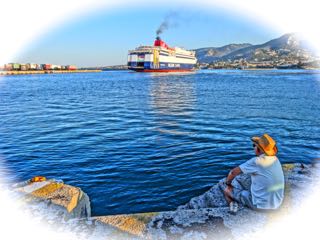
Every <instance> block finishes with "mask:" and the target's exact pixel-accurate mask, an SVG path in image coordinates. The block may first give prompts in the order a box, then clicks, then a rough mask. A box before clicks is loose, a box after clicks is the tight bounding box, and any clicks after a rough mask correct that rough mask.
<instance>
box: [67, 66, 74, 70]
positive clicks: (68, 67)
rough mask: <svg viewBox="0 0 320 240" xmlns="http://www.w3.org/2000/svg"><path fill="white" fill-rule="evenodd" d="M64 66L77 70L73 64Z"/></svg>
mask: <svg viewBox="0 0 320 240" xmlns="http://www.w3.org/2000/svg"><path fill="white" fill-rule="evenodd" d="M66 68H67V70H77V67H76V66H74V65H67V66H66Z"/></svg>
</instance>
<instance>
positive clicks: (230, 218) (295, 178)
mask: <svg viewBox="0 0 320 240" xmlns="http://www.w3.org/2000/svg"><path fill="white" fill-rule="evenodd" d="M283 170H284V174H285V182H286V186H285V199H284V202H283V204H282V206H281V208H280V209H279V210H277V211H272V212H260V211H259V212H258V211H253V210H250V209H248V208H246V207H244V206H241V205H240V209H239V211H238V213H237V214H236V215H231V214H230V213H229V208H228V205H227V202H226V200H225V199H224V196H223V192H222V187H223V182H224V179H222V180H221V181H220V182H218V183H217V184H215V185H214V186H213V187H212V188H211V189H210V190H208V191H207V192H205V193H203V194H202V195H200V196H198V197H194V198H192V199H191V200H190V201H189V202H188V203H186V204H184V205H182V206H179V207H178V208H177V209H176V210H175V211H167V212H151V213H140V214H123V215H114V216H100V217H90V202H89V198H88V196H87V195H86V194H85V193H84V192H82V191H81V189H79V188H76V187H72V186H70V185H66V184H63V183H61V182H57V181H47V182H41V183H33V184H29V183H24V184H18V185H16V186H15V192H19V193H20V194H22V195H23V197H20V198H22V199H23V201H24V202H29V203H31V206H34V207H35V206H37V208H38V209H39V208H41V209H45V211H40V212H38V213H37V216H39V215H45V217H43V218H46V220H47V222H49V221H51V220H52V219H50V217H48V216H50V214H49V213H53V216H55V217H54V220H55V221H56V220H57V219H61V218H62V219H64V222H63V224H62V225H60V226H59V229H60V230H61V229H63V230H65V229H71V230H72V231H76V232H78V235H79V239H100V238H101V239H105V238H112V239H115V238H116V239H242V238H247V237H250V235H253V234H255V233H256V232H257V231H258V230H261V228H263V227H268V226H269V224H270V223H272V222H274V221H275V220H276V219H277V218H279V217H281V216H283V215H282V214H283V213H286V214H287V213H291V212H292V211H294V209H295V208H296V207H299V206H300V203H301V201H302V200H303V199H304V198H306V197H307V196H308V194H309V192H308V191H307V190H306V186H309V185H311V184H312V181H315V179H316V178H315V176H318V175H317V174H316V173H317V168H316V167H312V166H311V165H304V164H284V165H283ZM250 181H251V180H250V177H249V176H248V175H245V174H242V175H239V176H237V177H236V178H235V179H234V180H233V182H232V184H233V185H234V186H235V187H241V188H246V189H248V188H249V187H250ZM34 212H36V211H34ZM48 212H49V213H48ZM84 218H85V219H84ZM67 220H68V221H67Z"/></svg>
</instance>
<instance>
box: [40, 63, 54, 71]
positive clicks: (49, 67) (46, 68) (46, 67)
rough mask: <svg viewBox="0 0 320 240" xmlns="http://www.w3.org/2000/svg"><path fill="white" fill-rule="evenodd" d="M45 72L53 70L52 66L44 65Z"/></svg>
mask: <svg viewBox="0 0 320 240" xmlns="http://www.w3.org/2000/svg"><path fill="white" fill-rule="evenodd" d="M42 68H43V70H52V64H42Z"/></svg>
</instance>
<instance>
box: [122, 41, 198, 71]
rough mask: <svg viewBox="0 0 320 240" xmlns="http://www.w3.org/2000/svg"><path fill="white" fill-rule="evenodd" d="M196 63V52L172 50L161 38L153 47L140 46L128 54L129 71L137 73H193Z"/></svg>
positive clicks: (177, 48) (181, 49) (179, 49)
mask: <svg viewBox="0 0 320 240" xmlns="http://www.w3.org/2000/svg"><path fill="white" fill-rule="evenodd" d="M196 62H197V59H196V57H195V52H194V51H188V50H185V49H183V48H179V47H175V48H171V47H169V46H168V45H167V44H166V43H165V42H164V41H162V40H161V39H160V37H157V38H156V40H155V42H154V45H153V46H140V47H138V48H136V49H135V50H131V51H129V53H128V69H130V70H134V71H137V72H185V71H193V70H194V65H195V64H196Z"/></svg>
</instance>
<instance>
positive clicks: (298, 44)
mask: <svg viewBox="0 0 320 240" xmlns="http://www.w3.org/2000/svg"><path fill="white" fill-rule="evenodd" d="M228 46H234V47H228ZM217 49H225V51H223V50H221V51H220V52H219V51H218V50H217ZM195 51H196V55H197V58H198V61H199V62H200V63H210V62H215V61H227V60H231V61H233V60H237V59H245V60H247V61H257V62H261V61H275V60H283V59H285V60H289V59H290V60H295V59H298V58H304V59H307V58H308V57H311V56H314V55H315V54H314V53H313V52H312V50H311V49H310V47H308V45H307V43H306V41H305V40H303V39H301V38H300V37H299V36H298V35H297V34H294V33H289V34H285V35H283V36H281V37H279V38H276V39H273V40H270V41H268V42H266V43H263V44H258V45H251V44H247V43H246V44H230V45H226V46H224V47H221V48H200V49H196V50H195ZM211 52H212V53H213V54H211ZM210 54H211V55H210Z"/></svg>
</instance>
